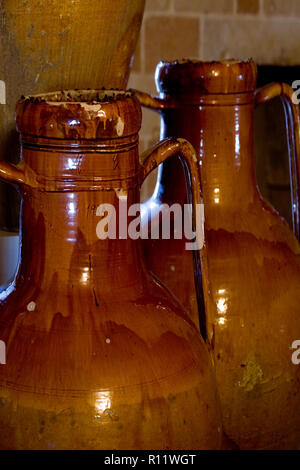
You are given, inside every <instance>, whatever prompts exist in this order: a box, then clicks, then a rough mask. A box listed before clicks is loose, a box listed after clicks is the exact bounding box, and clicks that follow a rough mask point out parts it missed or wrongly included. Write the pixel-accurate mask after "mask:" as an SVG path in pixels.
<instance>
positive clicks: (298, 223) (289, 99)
mask: <svg viewBox="0 0 300 470" xmlns="http://www.w3.org/2000/svg"><path fill="white" fill-rule="evenodd" d="M277 97H280V98H281V99H282V101H283V106H284V112H285V120H286V127H287V141H288V151H289V165H290V180H291V200H292V218H293V231H294V233H295V235H296V237H297V238H298V240H300V214H299V211H300V207H299V204H300V200H299V199H300V193H299V184H300V109H299V104H295V102H294V90H293V88H291V87H290V86H289V85H287V84H286V83H270V84H268V85H266V86H264V87H262V88H259V89H258V90H256V92H255V104H256V105H258V104H261V103H267V102H268V101H270V100H272V99H274V98H277Z"/></svg>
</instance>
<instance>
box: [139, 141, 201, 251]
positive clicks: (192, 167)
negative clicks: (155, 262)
mask: <svg viewBox="0 0 300 470" xmlns="http://www.w3.org/2000/svg"><path fill="white" fill-rule="evenodd" d="M175 155H178V156H179V157H180V158H181V159H182V161H183V164H184V166H185V168H186V169H187V170H188V181H187V183H188V186H189V189H190V192H191V193H192V207H193V222H196V220H195V217H196V214H197V205H198V206H199V205H201V186H200V179H199V173H198V165H197V154H196V151H195V150H194V147H193V146H192V145H191V144H190V143H189V142H188V141H187V140H185V139H179V138H174V137H169V138H167V139H164V140H162V141H161V142H159V143H158V144H156V145H155V146H154V147H152V148H150V149H149V150H147V151H146V152H144V153H143V155H142V157H141V159H142V161H143V163H141V164H140V171H139V183H140V185H141V184H142V183H143V181H144V180H145V178H146V177H147V176H148V175H149V173H151V171H152V170H154V169H155V168H157V167H158V165H160V164H161V163H163V162H164V161H165V160H167V159H168V158H170V157H173V156H175ZM194 228H196V230H197V236H201V237H200V238H198V240H202V241H203V237H202V233H198V229H199V228H200V229H201V226H199V224H198V226H197V224H194ZM200 248H201V247H200Z"/></svg>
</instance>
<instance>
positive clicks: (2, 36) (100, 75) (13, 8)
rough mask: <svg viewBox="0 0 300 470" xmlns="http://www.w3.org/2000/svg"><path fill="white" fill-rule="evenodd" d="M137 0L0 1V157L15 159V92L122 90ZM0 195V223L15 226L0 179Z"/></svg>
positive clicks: (139, 12)
mask: <svg viewBox="0 0 300 470" xmlns="http://www.w3.org/2000/svg"><path fill="white" fill-rule="evenodd" d="M144 4H145V0H130V2H129V1H127V0H114V1H113V2H112V1H111V0H97V1H95V0H64V1H63V2H62V1H60V0H48V1H47V2H45V1H42V0H24V1H23V0H22V1H20V0H3V1H2V2H1V5H0V14H1V22H0V45H1V61H0V80H1V81H0V104H1V105H0V122H1V127H0V154H1V158H4V159H5V160H6V161H10V162H13V163H17V161H16V159H17V158H18V155H19V150H18V137H17V135H16V132H15V122H14V112H15V104H16V102H17V100H18V99H19V97H20V96H21V94H22V93H25V94H29V93H41V92H48V91H55V90H61V89H73V88H102V87H106V88H110V87H113V88H126V84H127V80H128V76H129V71H130V66H131V62H132V58H133V54H134V50H135V46H136V42H137V38H138V34H139V30H140V26H141V22H142V16H143V10H144ZM7 191H8V193H9V196H8V197H9V203H8V199H7V198H6V197H5V194H6V193H7ZM1 193H2V194H1ZM0 195H1V197H0V227H3V228H6V229H10V230H12V229H17V228H18V214H19V208H18V201H17V198H16V196H15V195H14V193H13V191H12V190H9V189H8V190H7V187H6V186H4V185H3V184H2V185H1V192H0Z"/></svg>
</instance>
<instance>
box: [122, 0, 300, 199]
mask: <svg viewBox="0 0 300 470" xmlns="http://www.w3.org/2000/svg"><path fill="white" fill-rule="evenodd" d="M249 56H251V57H253V58H254V59H255V60H256V61H257V63H258V64H264V65H266V64H272V65H300V0H146V9H145V15H144V20H143V25H142V29H141V34H140V40H139V44H138V47H137V50H136V54H135V59H134V63H133V68H132V73H131V77H130V81H129V87H132V88H138V89H140V90H144V91H148V92H151V93H155V91H156V90H155V85H154V72H155V67H156V64H157V62H158V61H159V60H160V59H169V60H170V59H181V58H183V57H185V58H187V57H188V58H200V59H204V60H214V59H216V60H218V59H224V58H243V57H249ZM298 79H300V77H298ZM159 126H160V120H159V116H158V115H157V114H155V113H153V112H151V111H143V127H142V131H141V134H140V141H141V149H142V150H143V149H145V148H146V147H148V146H149V145H151V144H152V143H153V142H155V141H157V140H158V139H159ZM153 180H154V177H153V178H152V182H153ZM149 185H150V186H151V180H149V181H148V182H147V185H146V186H149ZM149 190H150V189H149ZM146 191H147V190H146Z"/></svg>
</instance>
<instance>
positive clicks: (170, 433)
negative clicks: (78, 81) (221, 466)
mask: <svg viewBox="0 0 300 470" xmlns="http://www.w3.org/2000/svg"><path fill="white" fill-rule="evenodd" d="M140 123H141V111H140V106H139V104H138V101H137V99H136V98H134V97H133V96H131V94H128V93H127V94H126V93H125V92H112V91H108V92H105V91H101V92H96V91H76V92H68V93H67V92H66V93H64V92H59V93H50V94H48V95H43V96H36V97H33V98H25V99H23V100H21V101H20V102H19V104H18V107H17V126H18V129H19V131H20V133H21V142H22V162H21V163H20V165H18V167H13V166H9V165H6V166H3V165H2V167H1V174H2V176H3V175H6V179H7V180H11V181H13V182H14V183H15V184H17V185H18V186H19V190H20V192H21V195H22V218H21V233H22V243H21V262H20V265H19V270H18V273H17V275H16V278H15V280H14V282H13V283H12V284H11V285H10V286H9V287H8V289H7V290H6V291H5V292H4V293H2V294H1V303H0V338H1V340H2V341H3V342H4V343H5V344H6V364H5V365H1V366H0V397H1V401H0V403H1V406H0V436H1V439H0V447H1V448H6V449H173V448H174V449H190V448H191V449H197V448H206V449H210V448H219V446H220V436H221V418H220V409H219V402H218V396H217V391H216V384H215V377H214V372H213V368H212V366H211V362H210V358H209V354H208V351H207V349H206V346H205V344H204V342H203V341H202V340H201V338H200V335H199V334H198V331H197V330H196V328H195V327H194V325H193V324H192V322H190V320H189V318H188V316H187V315H186V314H185V312H184V311H183V310H182V308H181V307H180V305H179V304H178V302H177V301H176V300H175V299H174V298H173V297H172V296H171V295H170V294H169V292H168V291H167V290H166V289H165V288H164V287H163V285H162V284H161V283H160V282H159V281H158V280H156V279H154V278H153V277H152V276H151V275H150V274H149V273H148V271H147V270H146V268H145V266H144V262H143V256H142V250H141V242H140V240H139V239H132V238H130V237H125V236H123V237H120V238H118V237H117V238H115V237H114V236H113V235H112V236H111V237H110V236H106V235H107V234H106V230H102V229H101V226H100V225H99V222H101V221H103V220H104V219H105V216H106V212H107V211H110V210H112V211H113V212H114V213H115V220H116V228H117V230H119V225H120V224H121V222H120V211H121V209H120V207H121V206H120V204H124V203H125V202H126V204H128V206H131V205H132V204H136V203H138V202H139V193H140V174H141V168H142V169H143V172H146V170H145V168H144V167H141V164H140V163H139V159H138V153H137V144H138V130H139V127H140ZM161 145H162V147H159V148H158V149H156V150H154V152H152V153H151V159H152V160H154V159H155V158H156V155H158V154H159V153H160V148H161V149H162V151H163V153H166V152H170V151H172V146H173V147H174V146H175V147H176V148H177V147H178V145H177V143H175V141H170V140H168V141H166V142H165V143H162V144H161ZM180 145H182V144H180ZM175 147H174V148H175ZM155 152H156V153H155ZM151 164H153V161H152V162H151ZM152 166H153V165H152ZM102 216H103V217H102ZM112 217H114V216H112ZM104 226H106V224H104ZM102 228H103V227H102ZM112 230H113V229H112ZM123 235H124V234H123Z"/></svg>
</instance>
